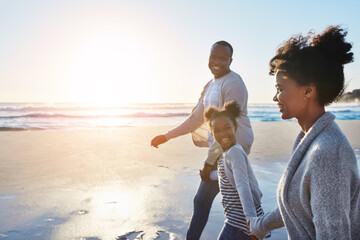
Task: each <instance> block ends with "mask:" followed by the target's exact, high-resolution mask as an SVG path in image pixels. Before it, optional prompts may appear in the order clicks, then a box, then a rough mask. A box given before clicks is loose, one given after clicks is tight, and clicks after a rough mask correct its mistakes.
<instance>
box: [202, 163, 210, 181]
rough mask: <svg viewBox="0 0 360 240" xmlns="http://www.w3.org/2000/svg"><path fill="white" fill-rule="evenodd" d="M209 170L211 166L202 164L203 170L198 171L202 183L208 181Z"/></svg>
mask: <svg viewBox="0 0 360 240" xmlns="http://www.w3.org/2000/svg"><path fill="white" fill-rule="evenodd" d="M211 170H212V166H211V165H210V164H208V163H207V162H206V163H205V164H204V167H203V169H202V170H200V177H201V180H203V181H204V182H208V181H210V172H211Z"/></svg>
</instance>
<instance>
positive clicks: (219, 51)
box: [209, 44, 232, 78]
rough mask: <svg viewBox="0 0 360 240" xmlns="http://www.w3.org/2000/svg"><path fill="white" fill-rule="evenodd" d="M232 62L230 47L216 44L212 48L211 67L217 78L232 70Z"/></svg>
mask: <svg viewBox="0 0 360 240" xmlns="http://www.w3.org/2000/svg"><path fill="white" fill-rule="evenodd" d="M231 62H232V58H231V51H230V48H229V47H227V46H223V45H218V44H215V45H214V46H213V47H212V48H211V52H210V57H209V69H210V71H211V72H212V74H213V75H214V77H215V78H221V77H223V76H225V75H226V74H228V73H229V72H230V64H231Z"/></svg>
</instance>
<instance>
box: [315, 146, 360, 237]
mask: <svg viewBox="0 0 360 240" xmlns="http://www.w3.org/2000/svg"><path fill="white" fill-rule="evenodd" d="M347 146H348V144H346V143H345V142H343V143H339V144H337V146H336V147H327V149H326V150H324V151H319V153H317V154H314V155H313V158H312V159H311V166H310V167H309V169H311V172H310V174H311V175H310V179H311V183H310V186H309V190H310V208H311V212H312V215H313V223H314V226H315V232H316V239H351V223H350V219H349V212H350V211H352V209H350V202H351V182H352V180H354V179H356V176H355V175H356V173H354V170H353V168H354V166H356V158H355V155H354V153H353V151H352V149H349V148H350V147H347Z"/></svg>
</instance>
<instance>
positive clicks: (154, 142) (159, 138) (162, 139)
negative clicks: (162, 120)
mask: <svg viewBox="0 0 360 240" xmlns="http://www.w3.org/2000/svg"><path fill="white" fill-rule="evenodd" d="M166 142H167V139H166V137H165V135H158V136H156V137H154V138H153V139H152V140H151V146H153V147H156V148H158V146H159V145H160V144H163V143H166Z"/></svg>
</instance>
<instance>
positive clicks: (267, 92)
mask: <svg viewBox="0 0 360 240" xmlns="http://www.w3.org/2000/svg"><path fill="white" fill-rule="evenodd" d="M359 12H360V1H357V0H344V1H332V0H326V1H324V0H319V1H313V0H302V1H289V0H279V1H278V0H273V1H268V0H259V1H256V0H254V1H243V0H223V1H220V0H217V1H216V0H196V1H194V0H181V1H176V0H151V1H149V0H117V1H110V0H101V1H100V0H98V1H94V0H86V1H85V0H84V1H80V0H63V1H54V0H43V1H40V0H32V1H29V0H0V102H46V103H58V102H93V103H99V104H124V103H130V102H145V103H159V102H170V103H172V102H181V103H195V102H196V101H197V100H198V98H199V96H200V93H201V91H202V88H203V86H204V85H205V84H206V83H207V82H208V81H209V80H210V79H211V78H212V75H211V72H210V70H209V69H208V66H207V64H208V57H209V53H210V48H211V46H212V44H213V43H214V42H216V41H218V40H226V41H228V42H229V43H231V44H232V46H233V48H234V55H233V62H232V65H231V69H232V70H233V71H235V72H237V73H239V74H240V75H241V76H242V78H243V80H244V82H245V84H246V86H247V89H248V93H249V103H269V102H271V101H272V97H273V95H274V93H275V87H274V84H275V82H274V77H272V76H269V75H268V70H269V67H268V62H269V60H270V59H271V58H272V57H273V56H274V54H275V52H276V49H277V47H278V46H279V45H280V44H281V43H283V42H284V41H285V40H287V39H288V38H290V37H291V36H292V35H294V34H298V33H302V34H307V33H308V32H309V31H310V30H314V31H315V32H316V33H321V32H322V31H323V30H324V29H325V28H326V27H328V26H330V25H341V26H342V27H343V28H344V29H346V30H347V31H348V35H347V38H346V39H347V40H348V41H349V42H351V43H353V49H352V51H353V53H354V56H355V61H354V62H353V63H350V64H348V65H345V78H346V83H347V89H346V91H352V90H353V89H358V88H360V60H359V59H360V26H359V23H360V14H359Z"/></svg>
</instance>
